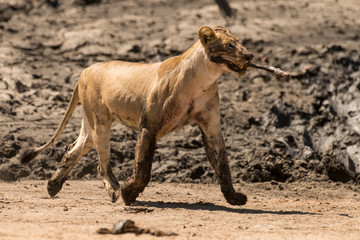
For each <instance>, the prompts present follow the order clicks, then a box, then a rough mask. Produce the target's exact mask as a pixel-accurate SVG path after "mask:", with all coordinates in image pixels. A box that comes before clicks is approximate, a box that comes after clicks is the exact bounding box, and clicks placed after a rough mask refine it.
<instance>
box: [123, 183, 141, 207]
mask: <svg viewBox="0 0 360 240" xmlns="http://www.w3.org/2000/svg"><path fill="white" fill-rule="evenodd" d="M138 195H139V194H138V193H137V192H136V191H134V190H130V189H129V188H128V187H122V188H121V197H122V199H123V201H124V203H125V205H126V206H132V205H134V203H135V200H136V198H137V196H138Z"/></svg>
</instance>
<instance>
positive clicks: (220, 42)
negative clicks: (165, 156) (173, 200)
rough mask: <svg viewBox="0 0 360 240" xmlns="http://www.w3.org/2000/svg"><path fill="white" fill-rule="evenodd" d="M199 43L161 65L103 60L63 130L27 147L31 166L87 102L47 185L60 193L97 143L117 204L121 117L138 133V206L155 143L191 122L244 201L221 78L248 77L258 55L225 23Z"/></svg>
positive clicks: (129, 196) (131, 191)
mask: <svg viewBox="0 0 360 240" xmlns="http://www.w3.org/2000/svg"><path fill="white" fill-rule="evenodd" d="M198 36H199V41H197V42H196V43H195V44H194V45H193V46H192V47H191V48H190V49H188V50H187V51H186V52H185V53H183V54H182V55H181V56H176V57H172V58H170V59H167V60H165V61H163V62H159V63H150V64H148V63H130V62H123V61H111V62H105V63H96V64H94V65H91V66H90V67H88V68H86V69H85V70H84V71H83V72H82V73H81V75H80V78H79V81H78V83H77V84H76V86H75V89H74V91H73V95H72V97H71V100H70V103H69V105H68V107H67V110H66V112H65V115H64V116H63V119H62V120H61V122H60V124H59V126H58V129H57V130H56V132H55V134H54V136H53V137H52V138H51V139H50V141H49V142H48V143H46V144H45V145H43V146H41V147H39V148H30V149H26V150H25V151H24V152H23V153H22V154H21V156H20V161H21V162H22V163H27V162H29V161H30V160H32V159H33V158H35V157H36V156H37V155H38V154H39V153H41V152H43V151H45V150H46V149H48V148H49V147H50V146H52V145H53V144H54V142H55V141H56V140H57V139H58V137H59V136H60V135H61V133H62V132H63V130H64V127H65V125H66V124H67V122H68V121H69V119H70V117H71V115H72V113H73V112H74V110H75V108H76V106H77V104H78V102H79V101H80V103H81V105H82V108H83V111H84V116H83V119H82V126H81V130H80V135H79V137H78V138H77V139H76V141H75V142H74V143H73V144H72V145H71V146H70V147H69V149H68V151H67V152H66V153H65V155H64V157H63V159H62V161H61V163H60V165H59V166H58V168H57V170H56V172H55V174H54V175H53V176H52V178H51V179H50V180H49V182H48V186H47V189H48V193H49V194H50V196H55V195H56V194H57V193H58V192H59V191H60V189H61V187H62V185H63V183H64V182H65V180H66V176H67V175H68V173H69V172H70V170H71V169H72V168H73V167H74V165H75V164H76V163H77V162H78V161H79V159H80V158H81V157H82V156H83V155H85V154H86V153H87V152H89V151H90V150H91V149H92V148H93V147H95V148H96V151H97V153H98V157H99V165H98V168H97V170H98V173H99V175H100V177H101V179H102V181H103V183H104V184H105V187H106V190H107V191H108V193H109V195H110V198H111V200H112V202H114V203H115V202H116V201H117V199H118V198H119V195H120V184H119V183H118V182H117V180H116V178H115V176H114V175H113V172H112V170H111V167H110V128H111V125H112V122H113V121H115V120H118V121H120V122H122V123H123V124H124V125H126V126H128V127H130V128H132V129H135V130H137V131H139V135H138V138H137V143H136V150H135V164H134V169H133V174H132V177H131V179H130V180H129V181H127V182H126V183H125V184H124V185H123V186H122V187H121V196H122V199H123V200H124V202H125V204H126V205H131V204H134V202H135V199H136V198H137V196H138V195H139V193H141V192H142V191H143V190H144V188H145V187H146V185H147V184H148V182H149V181H150V176H151V165H152V160H153V155H154V150H155V146H156V141H157V140H158V139H160V138H161V137H163V136H164V135H166V134H167V133H169V132H171V131H173V130H175V129H177V128H179V127H181V126H183V125H185V124H188V123H196V124H197V125H198V126H199V128H200V130H201V134H202V139H203V142H204V146H205V150H206V155H207V158H208V159H209V161H210V163H211V165H212V166H213V168H214V169H215V172H216V175H217V176H218V178H219V180H220V186H221V191H222V192H223V194H224V196H225V198H226V200H227V202H228V203H230V204H233V205H243V204H245V203H246V200H247V198H246V196H245V195H244V194H242V193H237V192H235V190H234V188H233V185H232V182H231V174H230V168H229V164H228V159H227V156H226V150H225V145H224V140H223V137H222V134H221V128H220V110H219V95H218V82H217V80H218V78H219V77H220V75H221V74H222V73H224V72H235V73H236V74H237V75H239V76H242V75H243V74H244V73H245V71H246V69H247V65H248V64H249V63H250V61H251V59H252V57H253V55H252V54H251V53H250V52H249V51H248V50H247V49H246V48H245V47H244V46H242V45H241V43H240V41H239V39H238V38H236V37H234V36H232V35H231V34H230V32H229V31H228V30H227V29H226V28H225V27H221V26H217V27H215V28H210V27H207V26H202V27H200V28H199V30H198Z"/></svg>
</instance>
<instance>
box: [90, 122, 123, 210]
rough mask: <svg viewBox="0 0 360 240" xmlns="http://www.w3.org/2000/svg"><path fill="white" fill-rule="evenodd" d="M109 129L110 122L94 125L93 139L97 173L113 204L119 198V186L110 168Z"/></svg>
mask: <svg viewBox="0 0 360 240" xmlns="http://www.w3.org/2000/svg"><path fill="white" fill-rule="evenodd" d="M110 129H111V121H108V122H107V123H106V124H98V125H95V130H94V132H93V139H94V144H95V148H96V151H97V154H98V157H99V165H98V168H97V170H98V173H99V176H100V178H101V180H102V182H103V183H104V185H105V188H106V190H107V192H108V194H109V196H110V198H111V201H112V202H113V203H115V202H116V201H117V200H118V198H119V196H120V184H119V183H118V181H117V180H116V178H115V176H114V174H113V172H112V170H111V166H110Z"/></svg>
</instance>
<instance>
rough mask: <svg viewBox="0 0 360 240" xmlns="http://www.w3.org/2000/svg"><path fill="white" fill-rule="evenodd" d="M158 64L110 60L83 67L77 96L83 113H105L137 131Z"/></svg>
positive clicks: (155, 77)
mask: <svg viewBox="0 0 360 240" xmlns="http://www.w3.org/2000/svg"><path fill="white" fill-rule="evenodd" d="M160 64H161V63H131V62H123V61H111V62H103V63H96V64H93V65H91V66H90V67H88V68H87V69H85V70H84V71H83V73H82V74H81V76H80V79H79V97H80V102H81V105H82V107H83V108H84V111H85V113H86V115H89V114H108V115H109V117H110V118H114V119H112V120H118V121H121V122H122V123H123V124H125V125H126V126H128V127H131V128H133V129H136V130H137V129H138V128H139V119H140V115H141V110H142V108H143V106H144V104H145V102H146V98H147V96H148V95H149V92H150V91H151V89H152V88H153V86H154V84H155V83H156V81H157V71H158V68H159V66H160ZM88 117H89V118H92V117H91V116H88ZM89 120H91V119H89Z"/></svg>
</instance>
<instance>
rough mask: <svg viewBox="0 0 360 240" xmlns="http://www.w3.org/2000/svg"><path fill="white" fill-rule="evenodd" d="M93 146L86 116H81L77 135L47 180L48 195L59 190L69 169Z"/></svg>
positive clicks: (54, 193)
mask: <svg viewBox="0 0 360 240" xmlns="http://www.w3.org/2000/svg"><path fill="white" fill-rule="evenodd" d="M92 147H93V141H92V136H91V131H90V129H89V124H88V122H87V119H86V117H85V116H84V117H83V120H82V125H81V130H80V134H79V137H78V138H77V139H76V141H75V142H74V143H73V144H71V145H70V146H69V149H68V151H67V152H66V153H65V154H64V156H63V158H62V160H61V162H60V164H59V166H58V168H57V170H56V172H55V174H54V175H53V176H52V177H51V179H50V180H49V182H48V186H47V190H48V193H49V195H50V196H52V197H54V196H55V195H56V194H57V193H58V192H59V191H60V190H61V187H62V185H63V184H64V182H65V181H66V177H67V175H68V174H69V172H70V171H71V169H72V168H73V167H74V166H75V165H76V163H77V162H78V161H79V160H80V158H81V157H82V156H84V155H85V154H86V153H88V152H89V151H90V150H91V148H92Z"/></svg>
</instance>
